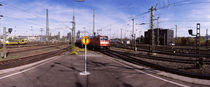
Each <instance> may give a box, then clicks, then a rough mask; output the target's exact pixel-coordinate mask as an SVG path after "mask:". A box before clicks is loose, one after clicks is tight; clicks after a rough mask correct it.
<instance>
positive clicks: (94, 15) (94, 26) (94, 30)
mask: <svg viewBox="0 0 210 87" xmlns="http://www.w3.org/2000/svg"><path fill="white" fill-rule="evenodd" d="M93 36H95V9H93Z"/></svg>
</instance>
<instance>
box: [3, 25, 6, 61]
mask: <svg viewBox="0 0 210 87" xmlns="http://www.w3.org/2000/svg"><path fill="white" fill-rule="evenodd" d="M6 33H7V32H6V27H4V29H3V39H4V40H3V57H4V58H6V57H7V55H6V53H7V48H6Z"/></svg>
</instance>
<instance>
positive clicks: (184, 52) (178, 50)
mask: <svg viewBox="0 0 210 87" xmlns="http://www.w3.org/2000/svg"><path fill="white" fill-rule="evenodd" d="M112 46H113V47H117V48H123V49H132V48H131V46H130V45H122V44H112ZM137 48H138V49H137V50H138V51H144V52H149V45H143V46H141V45H137ZM200 49H202V50H199V51H200V54H199V55H196V54H195V53H196V52H195V48H194V47H180V46H174V47H173V46H156V47H155V50H154V52H155V53H159V54H165V55H174V56H183V57H195V56H199V57H205V58H210V49H209V48H206V49H205V48H200ZM204 49H205V50H204Z"/></svg>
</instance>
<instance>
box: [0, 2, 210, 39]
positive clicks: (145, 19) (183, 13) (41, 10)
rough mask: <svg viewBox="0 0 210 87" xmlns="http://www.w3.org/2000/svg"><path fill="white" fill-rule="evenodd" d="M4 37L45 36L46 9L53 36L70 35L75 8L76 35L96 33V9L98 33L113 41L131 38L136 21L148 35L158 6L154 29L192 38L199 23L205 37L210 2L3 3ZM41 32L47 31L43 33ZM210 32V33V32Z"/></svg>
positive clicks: (0, 23) (138, 28) (0, 11)
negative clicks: (7, 34) (8, 32)
mask: <svg viewBox="0 0 210 87" xmlns="http://www.w3.org/2000/svg"><path fill="white" fill-rule="evenodd" d="M0 3H1V4H3V6H1V7H0V14H1V15H3V16H4V17H3V18H1V20H0V34H2V31H3V30H2V29H3V27H6V28H13V32H12V34H11V35H13V36H18V35H30V36H32V35H41V34H45V32H46V31H45V29H46V9H48V11H49V27H50V33H52V35H57V34H58V32H61V33H62V34H63V35H66V34H67V33H68V32H70V28H71V27H72V24H71V22H72V16H73V8H74V12H75V18H76V32H77V31H87V32H88V34H92V28H93V9H95V31H96V32H97V33H99V34H101V35H108V36H109V37H110V38H120V35H121V29H122V32H123V34H122V36H123V37H127V38H130V37H131V33H132V21H131V19H132V18H134V19H135V27H134V28H135V34H136V35H137V37H138V36H140V35H144V31H146V30H148V29H149V28H150V13H148V11H149V8H151V6H153V7H156V8H157V10H156V11H154V18H155V19H156V18H157V17H159V20H158V21H154V27H155V28H156V27H160V28H166V29H172V30H175V25H177V26H178V34H177V35H178V36H179V37H188V36H190V35H189V34H188V32H187V31H188V29H193V30H194V33H195V29H196V24H197V23H200V24H201V35H202V36H205V35H206V29H208V28H209V29H210V9H209V8H210V7H209V6H210V0H202V1H201V0H85V1H84V2H76V1H75V0H0ZM141 23H145V25H139V24H141ZM41 29H43V30H44V31H43V32H42V33H41ZM209 31H210V30H209Z"/></svg>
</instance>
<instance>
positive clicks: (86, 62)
mask: <svg viewBox="0 0 210 87" xmlns="http://www.w3.org/2000/svg"><path fill="white" fill-rule="evenodd" d="M86 53H87V45H85V73H86V72H87V66H86V63H87V55H86Z"/></svg>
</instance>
